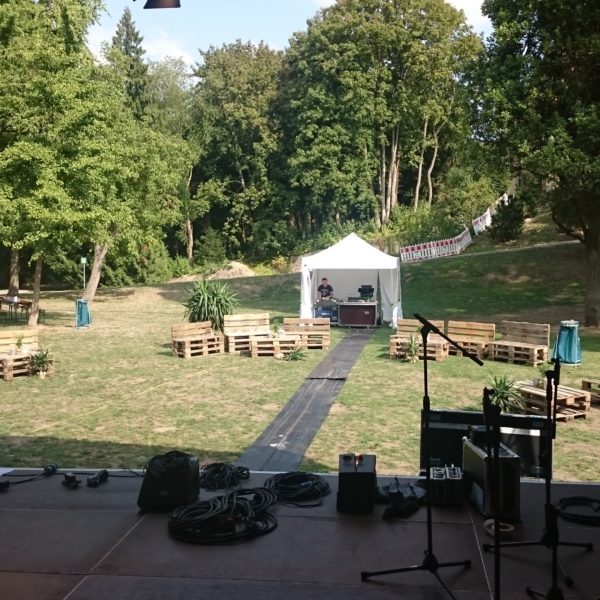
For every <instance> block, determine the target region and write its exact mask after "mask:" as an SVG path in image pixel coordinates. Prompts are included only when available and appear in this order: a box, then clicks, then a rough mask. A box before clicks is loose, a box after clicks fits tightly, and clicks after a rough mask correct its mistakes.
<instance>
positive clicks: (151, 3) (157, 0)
mask: <svg viewBox="0 0 600 600" xmlns="http://www.w3.org/2000/svg"><path fill="white" fill-rule="evenodd" d="M133 1H134V2H135V0H133ZM144 8H181V3H180V2H179V0H147V2H146V4H144Z"/></svg>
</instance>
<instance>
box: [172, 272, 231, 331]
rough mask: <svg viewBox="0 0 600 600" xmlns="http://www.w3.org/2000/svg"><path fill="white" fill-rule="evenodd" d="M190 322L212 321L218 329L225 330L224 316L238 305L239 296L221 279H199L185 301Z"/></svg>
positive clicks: (186, 314)
mask: <svg viewBox="0 0 600 600" xmlns="http://www.w3.org/2000/svg"><path fill="white" fill-rule="evenodd" d="M183 305H184V306H185V317H186V318H187V319H188V321H190V323H195V322H198V321H210V322H211V323H212V324H213V328H214V329H215V330H216V331H223V324H224V317H225V315H229V314H231V313H232V312H233V310H234V309H235V308H236V306H237V305H238V299H237V296H236V295H235V294H234V293H233V292H232V291H231V289H230V288H229V286H228V285H227V284H225V283H222V282H220V281H210V280H208V279H203V280H202V281H197V282H196V283H195V284H194V287H192V289H191V290H188V291H187V297H186V299H185V301H184V302H183Z"/></svg>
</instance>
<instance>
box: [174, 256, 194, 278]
mask: <svg viewBox="0 0 600 600" xmlns="http://www.w3.org/2000/svg"><path fill="white" fill-rule="evenodd" d="M196 272H197V269H196V268H195V267H194V266H192V265H190V263H189V261H188V259H187V258H185V257H184V256H175V257H174V258H171V274H172V276H173V277H183V276H184V275H192V274H194V273H196Z"/></svg>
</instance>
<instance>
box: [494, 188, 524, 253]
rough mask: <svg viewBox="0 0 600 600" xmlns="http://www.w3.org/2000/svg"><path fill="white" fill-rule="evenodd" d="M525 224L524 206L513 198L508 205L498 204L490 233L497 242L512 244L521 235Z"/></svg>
mask: <svg viewBox="0 0 600 600" xmlns="http://www.w3.org/2000/svg"><path fill="white" fill-rule="evenodd" d="M524 224H525V215H524V213H523V206H522V204H521V203H520V202H519V201H518V200H517V199H515V198H513V199H512V200H510V201H509V202H508V203H507V204H504V202H500V204H498V206H497V207H496V212H495V213H494V216H493V217H492V224H491V225H490V227H489V229H488V232H489V234H490V237H491V238H492V239H493V240H494V241H495V242H510V241H511V240H515V239H517V238H518V237H519V236H520V235H521V232H522V231H523V225H524Z"/></svg>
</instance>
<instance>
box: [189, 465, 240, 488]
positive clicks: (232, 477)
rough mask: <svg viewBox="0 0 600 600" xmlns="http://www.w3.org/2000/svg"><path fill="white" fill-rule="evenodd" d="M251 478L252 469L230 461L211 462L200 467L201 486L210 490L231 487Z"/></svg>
mask: <svg viewBox="0 0 600 600" xmlns="http://www.w3.org/2000/svg"><path fill="white" fill-rule="evenodd" d="M249 478H250V469H248V468H247V467H236V466H235V465H232V464H229V463H210V464H208V465H203V466H201V467H200V487H201V488H204V489H206V490H208V491H212V490H222V489H229V488H233V487H238V486H240V485H241V481H242V480H243V479H249Z"/></svg>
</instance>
